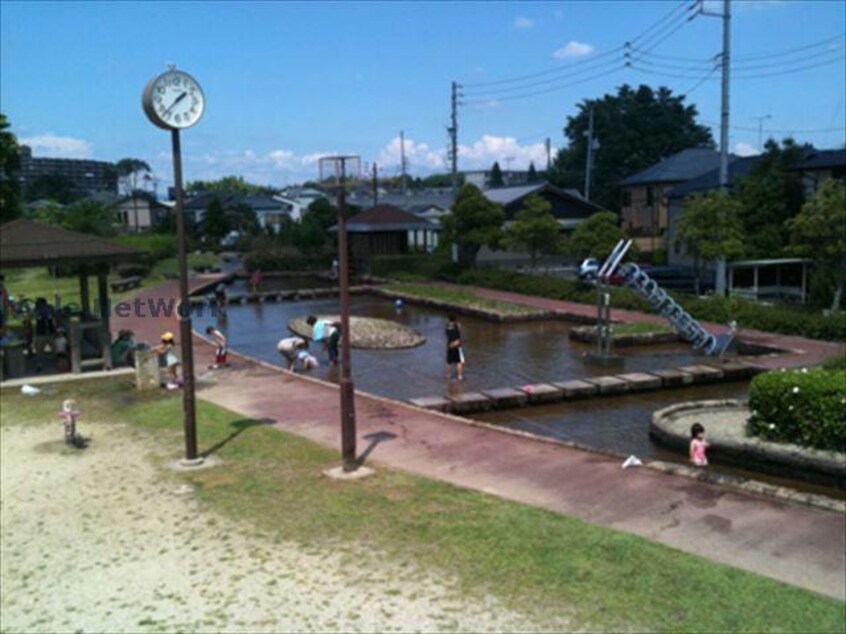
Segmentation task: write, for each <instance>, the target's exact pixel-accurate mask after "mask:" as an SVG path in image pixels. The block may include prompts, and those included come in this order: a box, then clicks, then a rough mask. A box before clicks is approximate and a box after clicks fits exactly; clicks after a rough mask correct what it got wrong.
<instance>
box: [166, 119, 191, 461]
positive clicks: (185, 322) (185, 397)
mask: <svg viewBox="0 0 846 634" xmlns="http://www.w3.org/2000/svg"><path fill="white" fill-rule="evenodd" d="M171 141H172V144H173V185H174V188H175V190H176V210H175V211H176V248H177V257H178V259H179V300H180V301H179V338H180V346H181V350H182V375H183V381H184V385H183V387H182V412H183V426H184V428H185V459H186V460H196V459H197V424H196V413H195V407H194V350H193V347H192V342H191V304H190V302H189V301H188V255H187V253H186V247H185V217H184V211H183V205H184V194H183V191H182V148H181V147H180V142H179V130H178V129H174V130H171Z"/></svg>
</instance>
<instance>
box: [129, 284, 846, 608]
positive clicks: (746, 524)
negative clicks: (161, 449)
mask: <svg viewBox="0 0 846 634" xmlns="http://www.w3.org/2000/svg"><path fill="white" fill-rule="evenodd" d="M210 279H214V278H210V277H206V278H196V279H195V281H194V284H193V285H194V286H196V285H197V284H199V283H200V282H203V281H208V280H210ZM479 292H480V294H484V295H485V296H487V297H492V298H497V299H505V300H508V301H520V302H522V303H528V304H531V305H537V306H540V307H548V308H551V309H553V310H559V309H563V310H568V311H572V310H585V311H587V312H590V311H591V307H583V306H579V305H575V304H565V303H563V302H552V301H550V300H540V299H536V298H527V297H526V296H518V295H514V294H510V293H499V292H495V291H486V290H485V291H481V290H480V291H479ZM176 293H177V285H176V283H172V284H166V285H163V286H161V287H158V288H156V289H153V290H148V291H146V292H145V293H144V294H143V295H144V296H154V297H162V296H165V297H167V296H174V295H175V294H176ZM629 314H631V315H632V318H633V319H644V318H649V319H650V320H651V319H652V317H651V316H644V315H640V314H638V313H631V312H630V311H615V318H619V319H623V318H625V316H627V315H629ZM114 327H115V329H117V328H126V327H129V328H132V329H133V330H134V331H135V332H136V334H137V338H138V340H139V341H140V340H147V341H150V342H155V341H157V340H158V337H159V335H160V333H161V332H162V331H163V330H165V329H170V330H173V331H174V332H178V328H177V327H176V322H175V320H171V321H166V320H164V319H162V318H159V319H154V318H151V317H137V318H136V317H130V318H126V319H118V318H116V319H115V320H114ZM745 334H746V333H745V332H744V335H745ZM762 334H763V333H762ZM767 336H768V337H771V338H772V340H774V341H779V342H783V341H785V340H791V343H792V341H793V340H796V342H797V345H799V344H801V347H802V349H803V350H805V356H804V358H805V359H811V358H814V359H817V358H818V357H819V355H821V354H828V353H829V351H830V350H832V346H833V348H834V349H836V347H837V346H836V345H834V344H825V343H821V342H809V341H808V340H804V339H800V338H793V337H790V338H785V337H778V336H773V335H767ZM195 346H196V347H197V352H198V354H199V355H200V356H199V357H198V359H202V355H208V354H209V353H210V352H209V349H208V347H207V346H206V344H205V343H204V342H203V341H202V340H201V339H200V338H198V337H195ZM790 347H793V346H792V345H791V346H790ZM807 362H808V361H806V363H807ZM198 367H200V366H198ZM220 376H221V377H223V376H225V380H221V381H218V382H217V383H216V384H215V385H213V386H211V387H205V388H203V389H201V390H200V391H199V394H198V396H199V397H200V398H204V399H206V400H208V401H210V402H213V403H217V404H219V405H222V406H224V407H227V408H229V409H231V410H234V411H236V412H238V413H240V414H243V415H247V416H250V417H254V418H260V419H268V420H270V421H272V422H273V424H274V425H275V426H277V427H279V428H280V429H285V430H287V431H290V432H293V433H296V434H299V435H302V436H304V437H307V438H310V439H312V440H314V441H316V442H319V443H321V444H324V445H327V446H329V447H333V448H339V444H340V429H339V420H340V416H339V405H338V389H337V386H335V385H333V384H329V383H325V382H322V381H318V380H315V379H312V378H310V377H303V376H299V375H295V374H292V373H289V372H286V371H283V370H281V369H279V368H275V367H273V366H269V365H267V364H263V363H260V362H255V361H251V360H248V359H244V358H241V357H238V356H236V357H235V360H234V367H232V368H230V369H227V370H223V371H222V372H221V375H220ZM353 378H354V377H353ZM355 406H356V414H357V422H358V429H357V438H358V449H359V452H362V451H364V450H365V449H366V448H367V447H368V445H369V444H370V442H371V441H372V440H373V438H374V437H376V438H379V437H382V438H385V440H382V441H381V442H379V443H378V444H377V445H376V446H375V448H373V450H372V452H371V453H370V454H369V458H368V462H369V464H375V465H376V466H377V467H378V466H380V465H382V466H386V467H391V468H396V469H402V470H405V471H409V472H412V473H416V474H419V475H422V476H425V477H430V478H436V479H439V480H443V481H446V482H450V483H452V484H455V485H457V486H460V487H466V488H470V489H475V490H479V491H484V492H487V493H490V494H492V495H497V496H499V497H502V498H506V499H509V500H514V501H518V502H522V503H525V504H530V505H533V506H538V507H542V508H545V509H549V510H551V511H555V512H559V513H563V514H566V515H570V516H573V517H577V518H580V519H582V520H585V521H588V522H593V523H597V524H602V525H604V526H608V527H611V528H614V529H617V530H621V531H625V532H628V533H633V534H636V535H641V536H643V537H646V538H648V539H652V540H655V541H658V542H661V543H663V544H666V545H668V546H671V547H673V548H678V549H680V550H683V551H686V552H689V553H694V554H697V555H700V556H703V557H706V558H708V559H711V560H714V561H717V562H722V563H725V564H729V565H732V566H736V567H739V568H742V569H745V570H749V571H753V572H756V573H759V574H762V575H766V576H769V577H772V578H775V579H778V580H781V581H784V582H787V583H791V584H795V585H798V586H801V587H804V588H807V589H809V590H812V591H815V592H818V593H821V594H826V595H830V596H834V597H838V598H840V599H841V600H844V599H846V517H844V515H843V514H842V513H835V512H830V511H823V510H819V509H815V508H810V507H806V506H802V505H799V504H793V503H786V502H783V501H776V500H773V499H769V498H763V497H759V496H756V495H753V494H749V493H743V492H739V491H735V490H728V489H724V488H721V487H719V486H715V485H710V484H705V483H700V482H697V481H694V480H690V479H687V478H683V477H679V476H673V475H669V474H664V473H660V472H656V471H653V470H650V469H628V470H625V471H624V470H622V469H621V468H620V464H619V462H620V461H619V460H617V459H615V458H611V457H607V456H604V455H600V454H595V453H590V452H585V451H580V450H577V449H572V448H569V447H565V446H560V445H556V444H552V443H547V442H541V441H538V440H534V439H531V438H524V437H519V436H513V435H509V434H504V433H501V432H498V431H496V430H494V429H490V428H487V427H483V426H478V425H474V424H471V423H468V422H467V421H464V420H463V419H457V418H452V417H449V416H445V415H442V414H438V413H434V412H429V411H424V410H421V409H417V408H414V407H411V406H409V405H406V404H403V403H399V402H395V401H390V400H387V399H382V398H378V397H374V396H370V395H366V394H361V393H357V394H356V399H355ZM199 424H202V421H200V422H199ZM374 435H376V436H374ZM339 453H340V452H339ZM223 468H225V465H224V467H223ZM377 477H378V475H377ZM350 486H355V485H354V484H350Z"/></svg>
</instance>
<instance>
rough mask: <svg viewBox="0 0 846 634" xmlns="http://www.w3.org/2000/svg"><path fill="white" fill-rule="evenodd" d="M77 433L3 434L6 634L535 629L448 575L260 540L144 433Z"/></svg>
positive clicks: (54, 429)
mask: <svg viewBox="0 0 846 634" xmlns="http://www.w3.org/2000/svg"><path fill="white" fill-rule="evenodd" d="M82 431H83V433H85V434H86V435H89V436H91V438H92V442H91V445H90V447H89V448H88V449H86V450H84V451H75V450H70V449H66V448H64V446H63V444H62V443H61V441H60V440H59V436H60V434H61V429H60V427H59V426H58V425H48V424H43V425H42V424H38V425H26V426H24V425H5V426H3V427H2V435H1V436H0V449H2V461H0V465H2V481H1V486H0V505H2V515H0V517H2V521H1V522H0V526H1V527H2V542H1V544H2V553H0V554H2V558H0V561H1V562H2V563H0V575H2V576H1V577H0V582H2V584H1V586H0V587H2V608H1V609H0V629H1V630H2V632H8V633H11V632H15V633H18V632H78V631H85V632H145V631H153V632H171V631H190V632H197V631H209V632H212V631H214V632H218V631H225V632H239V631H242V632H245V631H250V632H259V631H273V632H284V631H296V632H302V631H345V632H350V631H384V632H390V631H455V630H459V631H474V632H475V631H527V630H534V629H536V628H535V626H534V624H532V623H530V622H529V621H528V620H527V618H526V617H525V616H524V615H521V614H518V613H515V612H513V611H510V610H508V609H506V608H505V607H504V606H502V605H501V604H499V603H498V602H497V601H496V600H494V599H492V598H484V597H483V598H482V599H481V600H477V599H475V598H474V599H470V598H466V597H465V598H460V597H457V596H456V595H455V593H454V592H453V590H452V588H453V587H454V585H455V584H454V580H452V579H449V578H448V577H446V576H444V577H442V578H437V577H435V576H433V575H432V574H422V573H421V572H420V571H418V570H412V569H410V568H408V567H403V566H402V565H399V564H392V563H391V562H390V561H387V560H385V558H384V557H380V556H379V554H378V553H375V554H374V553H369V554H367V555H364V556H363V557H358V556H357V554H356V552H355V548H354V546H353V545H347V549H346V552H347V554H346V555H337V554H335V551H332V552H330V551H329V550H328V549H317V548H307V547H304V546H299V545H296V544H293V543H289V542H285V541H283V540H282V539H281V536H270V535H263V534H260V533H259V532H257V530H256V529H254V528H253V527H251V526H250V525H249V524H247V523H246V522H245V523H243V524H241V523H236V522H234V521H232V520H230V519H227V518H224V517H223V516H221V515H218V514H216V513H215V512H213V511H211V510H209V509H208V508H205V507H203V506H202V505H201V504H200V503H199V502H197V501H195V500H194V498H193V492H192V489H191V488H190V486H188V485H186V484H185V483H184V480H181V479H180V478H179V476H178V475H176V474H174V473H171V472H169V471H168V470H166V469H165V468H163V466H162V465H163V464H164V460H163V457H162V456H153V454H152V448H151V446H150V445H149V440H147V437H145V436H142V435H141V433H140V432H138V431H137V430H133V429H132V428H130V427H128V426H124V425H117V424H115V425H97V426H96V427H95V428H94V429H91V428H89V429H85V428H84V426H83V429H82ZM215 468H225V465H223V466H218V467H215ZM350 554H353V555H356V556H353V557H350V556H349V555H350ZM565 628H566V626H565V625H563V624H558V625H557V627H555V628H553V629H557V630H559V631H560V630H562V629H565Z"/></svg>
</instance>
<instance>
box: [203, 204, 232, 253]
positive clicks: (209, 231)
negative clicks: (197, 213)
mask: <svg viewBox="0 0 846 634" xmlns="http://www.w3.org/2000/svg"><path fill="white" fill-rule="evenodd" d="M202 224H203V227H202V229H203V234H204V235H206V236H207V237H208V238H210V239H211V240H213V241H214V242H215V243H217V242H220V240H221V239H222V238H223V236H225V235H226V234H227V233H229V231H230V230H231V229H232V224H231V222H230V220H229V215H228V214H227V213H226V208H225V207H224V206H223V203H222V202H221V200H220V198H218V197H217V196H213V197H212V199H211V200H210V201H209V204H208V205H207V206H206V213H205V215H204V216H203V223H202Z"/></svg>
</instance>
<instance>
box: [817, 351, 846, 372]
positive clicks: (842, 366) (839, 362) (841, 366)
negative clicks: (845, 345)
mask: <svg viewBox="0 0 846 634" xmlns="http://www.w3.org/2000/svg"><path fill="white" fill-rule="evenodd" d="M822 367H824V368H825V369H826V370H846V352H844V353H843V354H839V355H837V356H836V357H830V358H828V359H826V360H825V363H823V366H822Z"/></svg>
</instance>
